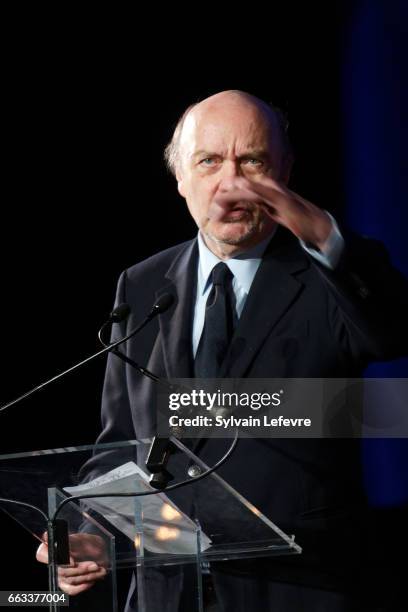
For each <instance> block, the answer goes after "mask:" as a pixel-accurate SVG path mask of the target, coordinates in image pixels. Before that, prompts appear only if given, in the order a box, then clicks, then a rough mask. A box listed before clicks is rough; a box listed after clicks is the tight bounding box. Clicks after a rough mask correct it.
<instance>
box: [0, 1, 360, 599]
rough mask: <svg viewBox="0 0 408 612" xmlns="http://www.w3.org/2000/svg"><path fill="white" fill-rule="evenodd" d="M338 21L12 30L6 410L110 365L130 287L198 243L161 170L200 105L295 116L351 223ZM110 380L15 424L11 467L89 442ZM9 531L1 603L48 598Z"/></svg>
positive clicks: (295, 181)
mask: <svg viewBox="0 0 408 612" xmlns="http://www.w3.org/2000/svg"><path fill="white" fill-rule="evenodd" d="M339 5H341V8H339V7H334V8H332V10H331V11H330V12H328V11H323V10H322V9H321V7H316V8H315V10H314V11H312V12H311V13H310V12H309V10H308V9H307V10H306V9H304V10H303V11H302V12H300V9H299V7H296V5H295V4H293V5H292V6H288V8H287V10H286V11H281V12H280V13H278V11H277V10H276V7H274V6H273V5H272V6H271V7H270V10H269V13H268V14H267V15H266V14H263V13H262V14H260V15H258V16H257V15H255V17H257V18H256V19H255V20H254V21H252V20H249V21H248V19H247V13H246V12H247V11H248V10H249V9H251V11H255V12H256V11H259V10H260V9H259V7H258V8H257V7H249V6H246V7H243V8H242V9H241V11H240V18H239V19H238V20H237V21H236V20H235V19H232V18H231V19H228V18H227V19H226V21H225V22H223V23H221V21H220V19H219V15H218V12H217V10H218V9H217V8H216V7H215V6H213V7H206V13H207V17H208V13H209V12H210V11H211V18H210V19H208V24H207V23H206V26H204V27H203V28H202V30H203V31H201V30H200V32H198V28H197V23H198V22H199V21H200V14H198V15H194V14H191V15H190V17H191V26H190V27H185V28H184V29H181V31H180V32H179V31H177V33H176V32H175V31H172V29H171V28H168V31H167V34H165V35H159V34H158V33H157V25H158V21H159V20H160V22H161V24H162V25H163V22H165V15H163V13H162V12H161V10H158V15H157V16H156V18H155V19H153V18H152V17H150V18H149V19H142V18H141V17H140V16H138V18H137V19H136V18H134V19H132V20H131V21H130V23H126V22H127V16H126V15H123V16H121V18H119V17H118V16H117V15H116V16H115V19H114V23H112V24H110V23H109V17H110V16H109V15H107V14H105V15H104V20H103V27H102V26H101V23H100V22H99V21H98V20H96V21H93V19H92V17H88V18H87V19H86V21H85V22H84V20H83V19H82V16H80V15H77V16H72V15H71V16H70V19H69V21H68V22H67V21H66V20H64V19H62V20H61V19H59V20H56V21H55V22H54V24H53V27H50V28H47V27H45V26H44V24H42V26H37V24H36V28H34V29H32V28H31V27H30V16H27V15H25V16H24V25H22V22H20V21H19V20H18V19H17V20H16V21H15V22H14V23H13V28H12V33H11V35H10V36H9V40H8V43H7V44H6V47H5V50H4V51H5V53H4V64H3V72H2V85H3V94H2V101H3V104H4V106H3V120H2V124H3V139H2V140H3V145H2V148H3V173H2V174H3V179H2V183H3V198H2V231H1V235H2V240H1V274H2V279H1V286H2V290H3V293H2V299H1V313H2V314H1V316H2V322H3V326H2V337H1V340H2V344H3V351H2V352H3V365H2V374H3V376H2V384H1V390H0V400H1V402H5V401H7V400H9V399H11V398H12V397H14V396H16V395H18V394H19V393H22V392H23V391H25V390H27V389H29V388H30V387H31V386H33V385H34V384H37V383H38V382H41V381H42V380H44V379H46V378H48V377H50V376H52V375H54V374H55V373H56V372H58V371H61V370H62V369H65V368H66V367H68V366H70V365H71V364H73V363H74V362H75V361H77V360H79V359H81V358H82V357H85V356H87V355H88V354H90V353H92V352H93V351H95V350H97V348H99V345H98V342H97V339H96V333H97V330H98V328H99V327H100V325H101V323H102V322H103V321H104V319H105V318H106V316H107V314H108V313H109V312H110V309H111V306H112V303H113V299H114V294H115V287H116V281H117V278H118V276H119V274H120V272H121V271H122V270H123V269H124V268H126V267H128V266H130V265H132V264H134V263H136V262H137V261H140V260H142V259H143V258H145V257H147V256H149V255H151V254H153V253H155V252H157V251H159V250H161V249H163V248H166V247H167V246H170V245H173V244H176V243H177V242H180V241H183V240H186V239H189V238H191V237H193V236H194V235H195V232H196V228H195V225H194V223H193V222H192V220H191V219H190V217H189V215H188V213H187V211H186V207H185V204H184V202H183V200H182V199H181V198H180V196H179V195H178V194H177V190H176V183H175V180H174V178H173V177H171V176H170V175H169V173H168V172H167V171H166V169H165V166H164V163H163V148H164V146H165V144H166V143H167V142H168V140H169V139H170V137H171V133H172V129H173V128H174V125H175V122H176V121H177V118H178V116H179V115H180V114H181V113H182V112H183V110H184V109H185V107H186V106H187V105H188V104H190V103H191V102H194V101H197V100H198V99H202V98H205V97H207V96H208V95H211V94H213V93H216V92H217V91H220V90H224V89H231V88H234V89H242V90H246V91H249V92H251V93H253V94H255V95H258V96H259V97H261V98H263V99H266V100H269V101H272V102H274V103H275V104H276V105H278V106H280V107H281V108H282V109H283V110H284V111H285V112H287V113H288V115H289V122H290V136H291V140H292V143H293V146H294V150H295V156H296V163H295V166H294V173H293V177H292V181H291V185H290V186H291V188H293V189H294V190H296V191H298V192H299V193H300V194H302V195H303V196H304V197H306V198H308V199H310V200H311V201H313V202H315V203H316V204H318V205H320V206H322V207H324V208H326V209H328V210H330V211H332V212H334V213H335V214H336V215H337V216H340V217H341V213H342V206H343V201H344V194H343V190H342V189H343V188H342V184H343V168H342V166H343V150H342V129H343V128H342V118H341V108H340V100H341V92H340V83H339V73H340V62H341V53H342V48H343V47H344V45H347V24H348V20H349V17H350V14H351V11H352V9H351V8H350V5H349V3H339ZM203 8H204V7H198V12H200V10H202V9H203ZM236 13H237V11H235V13H234V17H235V18H236ZM252 16H253V15H252ZM74 17H75V18H74ZM173 17H176V18H177V15H173ZM40 21H41V20H40ZM260 24H262V28H261V25H260ZM202 25H203V24H202ZM20 26H21V27H20ZM142 35H143V36H144V37H145V38H144V40H143V41H142V38H141V37H142ZM103 372H104V360H100V361H99V362H95V363H94V364H93V365H91V366H88V367H87V368H85V369H83V370H82V371H81V372H78V373H76V374H74V375H72V376H70V377H69V378H68V379H65V381H60V382H58V383H57V384H56V385H55V386H54V387H53V388H49V389H48V390H44V391H42V392H40V393H38V394H37V395H36V397H35V398H33V399H30V400H29V401H27V402H25V403H22V404H20V405H19V406H16V407H13V408H12V409H10V411H9V412H8V413H4V414H2V415H1V416H0V419H1V422H0V440H1V444H2V452H11V451H17V450H29V449H39V448H50V447H54V446H64V445H73V444H81V443H91V442H92V441H93V440H94V439H95V437H96V435H97V433H98V431H99V412H100V392H101V385H102V380H103ZM0 529H1V532H2V534H3V542H4V549H3V550H4V554H3V559H4V563H2V578H1V589H35V588H37V589H38V588H44V589H45V588H46V571H45V568H44V567H42V566H39V564H37V563H36V562H35V561H34V551H35V548H36V544H35V542H34V541H33V540H32V538H31V536H30V535H29V534H26V533H24V532H22V531H21V530H20V529H19V528H17V527H16V526H15V525H14V523H13V522H12V521H11V520H10V519H9V518H8V517H6V516H3V515H1V517H0ZM7 542H8V543H7Z"/></svg>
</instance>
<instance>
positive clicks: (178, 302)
mask: <svg viewBox="0 0 408 612" xmlns="http://www.w3.org/2000/svg"><path fill="white" fill-rule="evenodd" d="M197 264H198V247H197V240H193V241H192V242H191V243H189V244H188V245H187V246H186V248H185V249H184V250H183V251H182V252H181V253H180V254H179V255H178V256H177V257H176V259H175V260H174V261H173V263H172V264H171V266H170V268H169V270H168V271H167V273H166V279H168V283H167V284H165V285H164V286H163V287H161V288H160V289H159V290H158V291H157V292H156V295H157V297H160V296H161V295H163V294H164V293H170V294H171V295H172V296H173V298H174V304H173V305H172V306H171V307H170V308H169V310H167V311H166V312H164V313H163V314H161V315H159V323H160V330H161V336H162V345H163V355H164V363H165V368H166V373H167V376H168V377H169V378H190V377H191V376H192V370H193V368H192V342H191V334H192V319H193V309H194V303H195V293H196V284H197Z"/></svg>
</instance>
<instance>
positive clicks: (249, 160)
mask: <svg viewBox="0 0 408 612" xmlns="http://www.w3.org/2000/svg"><path fill="white" fill-rule="evenodd" d="M243 162H244V164H248V165H249V166H262V164H263V161H262V159H257V158H256V157H247V158H246V159H244V160H243Z"/></svg>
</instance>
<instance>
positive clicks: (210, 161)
mask: <svg viewBox="0 0 408 612" xmlns="http://www.w3.org/2000/svg"><path fill="white" fill-rule="evenodd" d="M213 163H215V159H214V158H213V157H205V158H204V159H202V160H201V161H200V164H201V165H202V166H211V165H212V164H213Z"/></svg>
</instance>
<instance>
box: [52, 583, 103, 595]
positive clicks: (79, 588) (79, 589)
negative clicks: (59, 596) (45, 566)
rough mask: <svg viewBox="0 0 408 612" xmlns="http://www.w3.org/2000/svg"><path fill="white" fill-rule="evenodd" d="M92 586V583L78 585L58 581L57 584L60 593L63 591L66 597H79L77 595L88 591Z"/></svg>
mask: <svg viewBox="0 0 408 612" xmlns="http://www.w3.org/2000/svg"><path fill="white" fill-rule="evenodd" d="M93 585H94V583H93V582H84V583H82V584H79V585H75V584H69V582H65V581H64V580H60V581H59V582H58V586H59V588H60V589H61V591H64V593H66V594H67V595H72V596H74V595H79V593H83V592H84V591H88V590H89V589H90V588H92V587H93Z"/></svg>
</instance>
